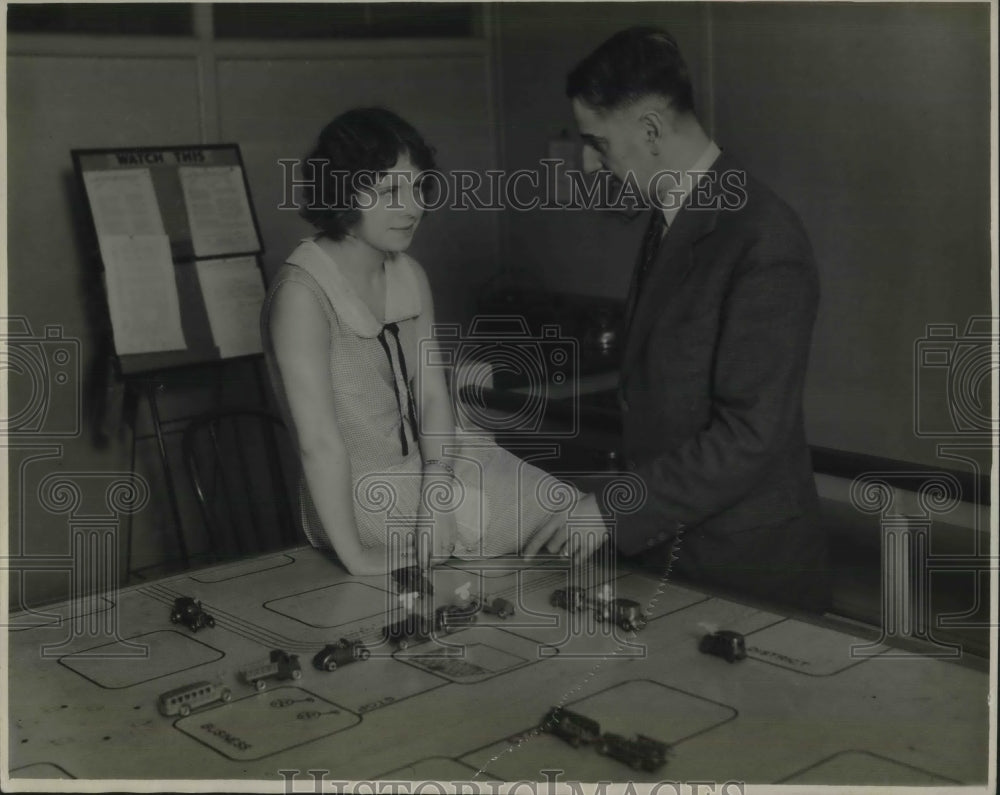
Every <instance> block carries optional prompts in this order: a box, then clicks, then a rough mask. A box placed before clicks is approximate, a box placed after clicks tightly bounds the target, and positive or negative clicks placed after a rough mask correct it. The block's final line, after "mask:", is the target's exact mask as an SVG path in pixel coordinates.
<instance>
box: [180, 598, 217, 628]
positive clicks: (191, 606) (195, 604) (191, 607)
mask: <svg viewBox="0 0 1000 795" xmlns="http://www.w3.org/2000/svg"><path fill="white" fill-rule="evenodd" d="M170 620H171V621H172V622H173V623H174V624H178V623H183V624H184V626H186V627H187V628H188V629H190V630H191V631H192V632H197V631H198V630H199V629H201V628H202V627H214V626H215V619H214V618H212V617H211V616H210V615H209V614H208V613H206V612H205V611H204V610H203V609H202V607H201V602H199V601H196V600H194V599H192V598H191V597H190V596H178V597H177V598H176V599H174V609H173V610H172V611H171V612H170Z"/></svg>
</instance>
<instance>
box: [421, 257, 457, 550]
mask: <svg viewBox="0 0 1000 795" xmlns="http://www.w3.org/2000/svg"><path fill="white" fill-rule="evenodd" d="M413 271H414V273H415V274H416V277H417V286H418V289H419V291H420V305H421V313H420V316H419V317H418V318H417V324H416V331H417V339H418V340H419V341H420V342H421V344H423V345H428V344H431V343H430V341H431V339H432V335H431V327H432V325H433V323H434V297H433V296H432V295H431V288H430V283H429V282H428V281H427V274H426V273H424V269H423V268H421V267H420V265H418V264H417V263H416V262H414V263H413ZM424 359H425V356H424V355H423V353H422V355H421V361H420V362H419V363H418V366H417V372H416V394H417V395H418V401H419V406H418V410H419V412H420V452H421V454H422V455H423V457H424V461H444V462H446V463H447V462H448V461H449V459H450V457H451V454H450V453H449V452H446V451H448V450H454V449H455V417H454V414H453V412H452V408H451V399H450V396H449V394H448V386H447V384H446V383H445V380H444V373H443V371H442V370H441V368H439V367H424V366H422V365H423V361H424ZM452 476H453V475H452V473H450V472H449V471H448V469H447V468H445V467H443V466H441V465H439V464H431V465H426V466H425V467H424V478H423V491H424V493H426V492H427V489H428V488H429V487H433V485H434V484H435V482H436V481H439V480H441V479H446V480H447V479H450V478H451V477H452ZM426 503H427V501H426V500H422V501H421V515H422V516H427V505H426ZM455 538H456V527H455V514H454V512H439V513H437V514H436V515H435V516H434V534H433V541H432V544H431V551H432V552H433V554H434V555H435V556H437V557H447V556H448V555H449V554H450V553H451V547H452V545H453V544H454V542H455Z"/></svg>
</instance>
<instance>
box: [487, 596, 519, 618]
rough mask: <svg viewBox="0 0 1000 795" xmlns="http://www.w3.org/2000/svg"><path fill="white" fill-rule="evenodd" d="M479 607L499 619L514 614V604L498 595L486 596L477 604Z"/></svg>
mask: <svg viewBox="0 0 1000 795" xmlns="http://www.w3.org/2000/svg"><path fill="white" fill-rule="evenodd" d="M479 608H480V610H482V611H483V612H484V613H492V614H493V615H495V616H496V617H497V618H501V619H505V618H507V617H508V616H512V615H514V605H513V604H512V603H511V602H509V601H507V600H506V599H504V598H503V597H500V596H497V597H495V598H493V599H491V598H490V597H486V600H485V601H484V602H482V603H481V604H480V605H479Z"/></svg>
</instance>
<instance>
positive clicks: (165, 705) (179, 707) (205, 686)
mask: <svg viewBox="0 0 1000 795" xmlns="http://www.w3.org/2000/svg"><path fill="white" fill-rule="evenodd" d="M232 700H233V694H232V693H230V692H229V688H228V687H221V686H220V685H216V684H213V683H212V682H195V683H193V684H190V685H184V687H178V688H175V689H173V690H168V691H167V692H166V693H163V694H161V695H160V697H159V698H158V699H157V704H156V705H157V707H158V708H159V710H160V714H162V715H166V716H168V717H169V716H170V715H181V716H182V717H183V716H185V715H190V714H191V710H193V709H198V707H203V706H205V705H206V704H211V703H212V702H213V701H225V702H229V701H232Z"/></svg>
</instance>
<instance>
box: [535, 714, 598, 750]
mask: <svg viewBox="0 0 1000 795" xmlns="http://www.w3.org/2000/svg"><path fill="white" fill-rule="evenodd" d="M541 728H542V731H545V732H548V733H549V734H554V735H555V736H556V737H559V738H561V739H563V740H565V741H566V742H568V743H569V744H570V745H572V746H573V747H574V748H579V747H580V746H581V745H590V744H591V743H594V742H597V740H598V739H600V736H601V725H600V724H599V723H598V722H597V721H596V720H594V719H593V718H588V717H587V716H586V715H581V714H580V713H579V712H572V711H570V710H568V709H564V708H562V707H553V708H552V709H550V710H549V711H548V713H547V714H546V715H545V717H544V718H543V719H542V727H541Z"/></svg>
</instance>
